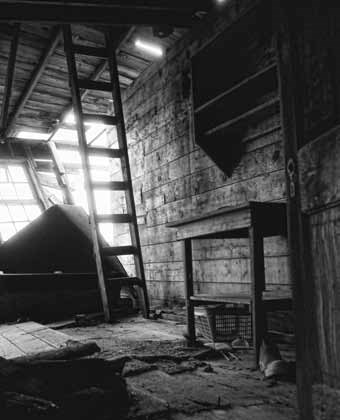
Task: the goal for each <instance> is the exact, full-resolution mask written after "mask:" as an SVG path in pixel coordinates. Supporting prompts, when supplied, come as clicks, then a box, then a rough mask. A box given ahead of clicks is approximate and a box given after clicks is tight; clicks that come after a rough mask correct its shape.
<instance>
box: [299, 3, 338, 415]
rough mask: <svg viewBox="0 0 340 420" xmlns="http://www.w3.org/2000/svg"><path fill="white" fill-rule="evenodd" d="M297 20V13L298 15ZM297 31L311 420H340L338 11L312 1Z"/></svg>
mask: <svg viewBox="0 0 340 420" xmlns="http://www.w3.org/2000/svg"><path fill="white" fill-rule="evenodd" d="M301 15H302V13H301ZM303 22H304V25H301V26H299V41H300V42H299V45H300V51H299V59H300V73H301V75H300V77H301V78H303V79H301V80H303V83H302V89H303V91H302V95H301V96H302V98H303V102H302V104H303V107H302V110H303V113H304V126H303V135H304V136H303V138H302V140H303V141H302V144H301V146H302V147H301V148H300V150H299V154H298V158H299V169H300V186H301V200H302V210H303V212H304V213H305V214H306V218H307V222H308V228H309V236H310V241H309V242H310V248H311V249H310V252H311V255H310V256H311V258H310V262H311V263H310V265H309V269H310V278H309V282H310V287H311V288H312V287H314V302H313V307H311V308H310V312H311V314H312V312H314V314H315V319H316V334H317V340H316V341H317V345H318V362H319V363H318V365H319V366H317V368H318V371H320V373H321V377H320V378H319V377H318V378H317V381H316V382H317V383H316V384H314V387H313V391H314V392H313V403H314V418H315V420H319V419H320V420H321V419H325V420H333V419H338V418H340V259H339V249H340V165H339V162H340V126H339V105H338V104H339V95H340V90H339V69H340V60H339V58H340V54H339V50H338V48H337V45H338V43H339V39H340V25H339V9H338V8H333V9H332V8H331V7H329V5H328V4H327V2H321V1H319V0H316V1H314V9H311V8H310V7H308V8H306V9H304V14H303Z"/></svg>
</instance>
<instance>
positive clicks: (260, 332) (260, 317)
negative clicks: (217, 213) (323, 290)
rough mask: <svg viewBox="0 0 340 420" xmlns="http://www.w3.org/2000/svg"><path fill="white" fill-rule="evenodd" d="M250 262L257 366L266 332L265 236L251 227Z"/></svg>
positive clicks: (255, 361) (255, 360) (256, 365)
mask: <svg viewBox="0 0 340 420" xmlns="http://www.w3.org/2000/svg"><path fill="white" fill-rule="evenodd" d="M249 245H250V263H251V297H252V299H251V302H252V322H253V343H254V349H255V359H254V364H255V368H257V367H258V363H259V354H260V346H261V343H262V340H263V337H264V332H265V314H264V308H263V304H262V293H263V291H264V289H265V270H264V250H263V236H262V234H261V233H260V232H259V230H258V229H257V228H256V226H254V225H253V226H251V227H250V228H249Z"/></svg>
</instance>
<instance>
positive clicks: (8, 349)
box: [0, 322, 80, 359]
mask: <svg viewBox="0 0 340 420" xmlns="http://www.w3.org/2000/svg"><path fill="white" fill-rule="evenodd" d="M70 343H72V344H77V342H75V341H74V340H72V339H71V337H70V336H68V335H66V334H63V333H61V332H59V331H55V330H52V329H51V328H48V327H46V326H45V325H42V324H38V323H37V322H23V323H20V324H14V325H0V357H3V358H5V359H15V358H16V357H21V356H27V355H34V354H37V353H41V352H46V351H51V350H52V351H53V350H58V349H62V348H65V347H68V346H69V344H70ZM78 344H80V343H78Z"/></svg>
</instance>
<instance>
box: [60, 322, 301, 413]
mask: <svg viewBox="0 0 340 420" xmlns="http://www.w3.org/2000/svg"><path fill="white" fill-rule="evenodd" d="M183 331H184V325H178V324H175V323H173V322H168V321H161V320H158V321H151V320H144V319H142V318H138V317H134V318H129V319H126V320H124V321H120V322H117V323H115V324H112V325H111V324H99V325H94V326H86V327H76V328H66V329H63V332H64V333H66V334H69V335H70V336H71V337H74V338H75V339H77V340H80V341H84V342H86V341H89V340H94V341H96V343H97V344H98V345H99V347H100V348H101V352H100V353H99V355H98V354H97V355H96V357H101V358H105V359H109V360H110V359H113V358H116V357H117V356H129V357H130V359H129V360H128V362H127V363H126V365H125V368H124V372H123V373H124V376H125V378H126V381H127V383H128V386H129V389H130V391H131V394H132V397H133V404H132V407H131V410H130V414H129V418H130V419H145V420H151V419H155V420H163V419H172V420H187V419H197V420H219V419H223V420H234V419H235V420H236V419H241V420H267V419H268V420H269V419H271V420H272V419H275V420H293V419H297V409H296V393H295V385H294V384H292V383H285V382H273V381H269V382H268V381H264V380H263V379H262V374H261V373H260V372H258V371H254V370H253V369H252V366H253V358H252V353H251V351H239V352H238V353H237V356H238V357H239V358H240V359H241V360H234V359H232V360H227V359H226V358H225V357H223V356H222V354H221V353H216V352H213V351H209V350H207V348H206V347H202V348H187V347H186V344H185V341H184V340H183ZM283 356H284V357H285V354H284V353H283ZM286 356H287V357H288V356H289V353H288V352H286Z"/></svg>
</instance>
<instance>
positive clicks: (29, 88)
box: [5, 26, 62, 137]
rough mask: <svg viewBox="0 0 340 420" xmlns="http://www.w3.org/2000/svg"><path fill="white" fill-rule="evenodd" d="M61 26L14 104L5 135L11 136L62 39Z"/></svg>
mask: <svg viewBox="0 0 340 420" xmlns="http://www.w3.org/2000/svg"><path fill="white" fill-rule="evenodd" d="M61 35H62V31H61V27H60V26H58V27H56V28H54V30H53V33H52V36H51V38H50V40H49V42H48V45H47V47H46V49H45V50H44V52H43V53H42V55H41V57H40V59H39V62H38V64H37V65H36V67H35V69H34V70H33V72H32V76H31V78H30V80H29V81H28V82H27V84H26V86H25V88H24V90H23V92H22V94H21V95H20V97H19V99H18V101H17V103H16V104H15V106H14V109H13V112H12V114H11V115H10V118H9V121H8V124H7V127H6V129H5V136H6V137H7V136H10V134H11V131H12V130H13V127H14V124H15V122H16V119H17V118H18V116H19V115H20V113H21V112H22V110H23V109H24V107H25V105H26V102H27V101H28V100H29V98H30V96H31V94H32V92H33V90H34V88H35V87H36V85H37V84H38V82H39V80H40V77H41V75H42V74H43V72H44V70H45V68H46V66H47V64H48V60H49V58H50V57H51V56H52V55H53V54H54V52H55V50H56V48H57V46H58V44H59V42H60V41H61Z"/></svg>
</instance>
